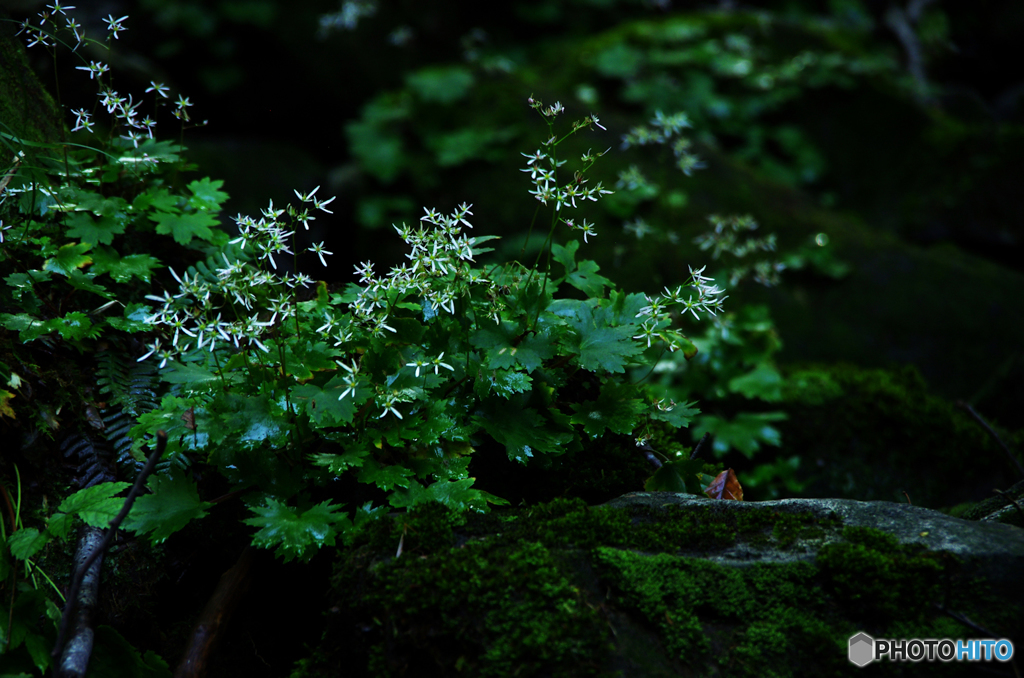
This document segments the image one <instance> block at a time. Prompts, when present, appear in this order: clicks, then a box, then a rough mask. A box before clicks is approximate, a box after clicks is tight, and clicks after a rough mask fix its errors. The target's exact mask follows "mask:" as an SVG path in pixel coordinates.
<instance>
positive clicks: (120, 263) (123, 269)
mask: <svg viewBox="0 0 1024 678" xmlns="http://www.w3.org/2000/svg"><path fill="white" fill-rule="evenodd" d="M159 267H160V260H159V259H157V258H156V257H154V256H152V255H150V254H129V255H127V256H124V257H121V256H118V254H117V252H115V251H114V250H113V249H111V248H109V247H103V248H99V249H97V250H95V251H94V252H93V265H92V269H91V270H92V272H93V273H95V274H96V275H101V274H103V273H109V274H110V277H111V278H113V279H114V282H119V283H126V282H129V281H131V279H132V278H138V279H139V280H141V281H142V282H145V283H148V282H149V277H150V274H151V273H152V271H153V269H155V268H159Z"/></svg>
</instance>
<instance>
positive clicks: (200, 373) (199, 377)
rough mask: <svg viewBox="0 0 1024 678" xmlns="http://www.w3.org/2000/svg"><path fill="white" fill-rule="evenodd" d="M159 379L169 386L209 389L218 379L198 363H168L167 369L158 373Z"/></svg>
mask: <svg viewBox="0 0 1024 678" xmlns="http://www.w3.org/2000/svg"><path fill="white" fill-rule="evenodd" d="M160 379H161V380H162V381H166V382H167V383H169V384H188V385H189V386H192V387H199V386H203V387H207V388H208V387H209V386H211V385H212V384H213V382H217V381H220V377H218V376H217V375H216V374H214V373H213V372H211V371H210V370H208V369H206V368H205V367H202V366H201V365H199V364H198V363H179V362H174V361H172V362H170V363H168V365H167V369H166V370H164V371H163V372H161V373H160Z"/></svg>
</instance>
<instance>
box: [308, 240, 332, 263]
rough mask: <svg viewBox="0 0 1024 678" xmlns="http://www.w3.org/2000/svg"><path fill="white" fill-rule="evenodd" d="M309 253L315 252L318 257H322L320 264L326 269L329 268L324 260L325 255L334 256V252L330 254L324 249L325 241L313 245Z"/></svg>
mask: <svg viewBox="0 0 1024 678" xmlns="http://www.w3.org/2000/svg"><path fill="white" fill-rule="evenodd" d="M307 251H309V252H313V253H314V254H316V255H317V256H318V257H320V263H321V264H323V265H324V267H325V268H326V267H327V262H326V261H325V260H324V255H325V254H328V255H330V254H334V252H329V251H327V250H325V249H324V243H323V241H320V242H319V243H315V244H313V245H312V246H311V247H310V248H309V249H308V250H307Z"/></svg>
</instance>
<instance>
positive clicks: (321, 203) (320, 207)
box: [313, 186, 338, 214]
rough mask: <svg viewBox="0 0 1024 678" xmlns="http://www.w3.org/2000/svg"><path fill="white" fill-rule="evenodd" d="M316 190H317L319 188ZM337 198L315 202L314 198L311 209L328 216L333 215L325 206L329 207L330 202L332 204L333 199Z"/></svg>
mask: <svg viewBox="0 0 1024 678" xmlns="http://www.w3.org/2000/svg"><path fill="white" fill-rule="evenodd" d="M317 188H319V186H318V187H317ZM337 197H338V196H334V197H332V198H328V199H327V200H317V199H316V198H314V199H313V207H315V208H316V209H318V210H320V211H321V212H327V213H328V214H334V212H332V211H331V210H329V209H327V207H326V205H330V204H331V203H332V202H334V199H335V198H337Z"/></svg>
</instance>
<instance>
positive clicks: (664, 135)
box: [622, 111, 705, 176]
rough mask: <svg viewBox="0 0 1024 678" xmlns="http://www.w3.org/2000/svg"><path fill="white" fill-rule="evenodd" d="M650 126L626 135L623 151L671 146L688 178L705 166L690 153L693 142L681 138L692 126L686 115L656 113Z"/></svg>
mask: <svg viewBox="0 0 1024 678" xmlns="http://www.w3.org/2000/svg"><path fill="white" fill-rule="evenodd" d="M648 125H649V126H648ZM648 125H640V126H638V127H634V128H632V129H631V130H629V132H628V133H626V134H624V135H623V136H622V148H623V150H625V149H627V148H630V147H632V146H647V145H649V144H657V145H665V144H671V148H672V153H673V154H674V155H675V156H676V165H677V166H678V167H679V169H680V170H681V171H682V172H683V174H685V175H686V176H690V175H691V174H692V173H693V171H694V170H698V169H702V168H703V167H704V166H705V165H704V162H703V161H702V160H701V159H700V158H699V157H697V156H696V155H694V154H693V153H692V152H691V151H690V149H691V147H692V146H693V142H692V141H690V140H689V139H688V138H686V137H684V136H680V133H681V132H682V131H683V130H684V129H686V128H688V127H691V126H692V125H691V124H690V119H689V118H688V117H687V116H686V114H685V113H675V114H673V115H665V114H664V113H662V112H661V111H656V112H655V114H654V117H653V118H652V119H651V121H650V122H649V123H648Z"/></svg>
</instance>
